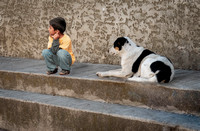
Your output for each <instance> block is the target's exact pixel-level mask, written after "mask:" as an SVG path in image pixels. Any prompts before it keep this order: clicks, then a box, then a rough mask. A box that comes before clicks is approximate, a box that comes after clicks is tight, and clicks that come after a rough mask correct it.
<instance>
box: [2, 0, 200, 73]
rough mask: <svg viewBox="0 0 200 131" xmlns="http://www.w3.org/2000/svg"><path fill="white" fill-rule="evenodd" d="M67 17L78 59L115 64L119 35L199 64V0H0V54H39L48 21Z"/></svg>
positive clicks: (178, 61)
mask: <svg viewBox="0 0 200 131" xmlns="http://www.w3.org/2000/svg"><path fill="white" fill-rule="evenodd" d="M57 16H62V17H64V18H65V19H66V21H67V31H66V32H67V33H68V34H69V35H70V36H71V39H72V42H73V49H74V53H75V55H76V59H77V62H91V63H109V64H118V63H119V60H118V58H116V57H113V56H111V55H109V54H108V52H107V50H108V48H110V47H111V45H112V43H113V42H114V40H115V39H116V38H117V37H118V36H129V37H130V38H131V39H132V40H133V41H135V42H136V43H137V44H138V45H141V46H144V47H146V48H149V49H151V50H153V51H154V52H156V53H160V54H162V55H166V56H167V57H169V58H170V59H171V60H172V62H173V63H174V65H175V67H176V68H183V69H198V70H200V59H199V56H200V23H199V21H200V1H199V0H58V1H56V0H0V55H1V56H13V57H28V58H36V59H41V58H42V56H41V52H42V50H43V49H45V48H46V47H47V41H48V39H47V38H48V26H49V25H48V23H49V20H50V19H51V18H54V17H57Z"/></svg>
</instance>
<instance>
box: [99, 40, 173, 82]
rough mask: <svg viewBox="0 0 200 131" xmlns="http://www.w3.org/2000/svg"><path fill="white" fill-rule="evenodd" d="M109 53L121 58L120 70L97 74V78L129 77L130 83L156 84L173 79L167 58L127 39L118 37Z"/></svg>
mask: <svg viewBox="0 0 200 131" xmlns="http://www.w3.org/2000/svg"><path fill="white" fill-rule="evenodd" d="M109 52H110V53H112V54H119V55H120V56H121V67H122V69H120V70H110V71H107V72H97V73H96V74H97V75H98V76H99V77H104V76H114V77H130V78H128V80H131V81H139V82H158V83H168V82H170V81H171V80H172V79H173V77H174V67H173V65H172V63H171V61H170V60H169V59H168V58H166V57H163V56H160V55H158V54H155V53H154V52H152V51H150V50H148V49H144V48H143V47H140V46H137V45H136V44H135V43H134V42H133V41H132V40H130V38H128V37H119V38H118V39H117V40H116V41H115V42H114V46H113V47H112V48H111V49H110V50H109ZM131 76H132V77H131Z"/></svg>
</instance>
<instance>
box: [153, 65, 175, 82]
mask: <svg viewBox="0 0 200 131" xmlns="http://www.w3.org/2000/svg"><path fill="white" fill-rule="evenodd" d="M150 68H151V71H153V72H154V73H155V72H156V71H158V70H159V72H158V74H156V77H157V80H158V82H159V83H160V82H164V83H168V82H169V81H170V76H171V74H172V72H171V68H170V67H169V66H168V65H166V64H165V63H163V62H162V61H155V62H153V63H152V64H151V66H150Z"/></svg>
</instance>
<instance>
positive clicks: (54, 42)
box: [50, 39, 59, 55]
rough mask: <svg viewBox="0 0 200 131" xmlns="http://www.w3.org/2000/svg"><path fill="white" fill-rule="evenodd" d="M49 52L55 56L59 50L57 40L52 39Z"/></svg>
mask: <svg viewBox="0 0 200 131" xmlns="http://www.w3.org/2000/svg"><path fill="white" fill-rule="evenodd" d="M50 50H51V52H52V53H53V54H54V55H56V53H57V52H58V50H59V39H56V40H55V39H54V40H53V43H52V47H51V48H50Z"/></svg>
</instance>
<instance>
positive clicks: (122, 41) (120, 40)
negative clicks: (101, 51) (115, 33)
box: [114, 37, 128, 51]
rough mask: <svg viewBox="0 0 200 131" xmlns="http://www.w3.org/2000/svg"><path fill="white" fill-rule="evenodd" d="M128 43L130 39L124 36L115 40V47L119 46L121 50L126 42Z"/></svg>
mask: <svg viewBox="0 0 200 131" xmlns="http://www.w3.org/2000/svg"><path fill="white" fill-rule="evenodd" d="M126 42H127V43H128V40H127V39H126V38H124V37H119V38H117V40H116V41H115V42H114V48H115V47H118V48H119V51H120V50H121V49H122V46H123V45H124V44H125V43H126Z"/></svg>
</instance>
